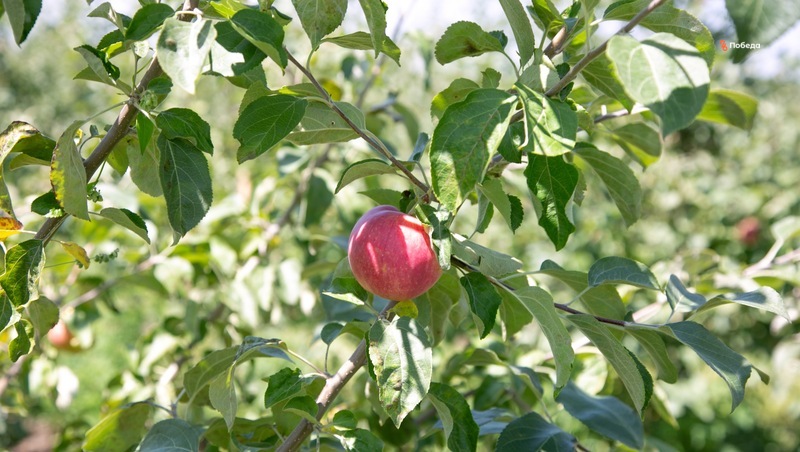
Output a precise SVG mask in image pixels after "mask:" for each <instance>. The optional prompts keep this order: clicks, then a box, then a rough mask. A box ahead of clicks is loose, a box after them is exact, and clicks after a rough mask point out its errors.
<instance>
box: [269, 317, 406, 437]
mask: <svg viewBox="0 0 800 452" xmlns="http://www.w3.org/2000/svg"><path fill="white" fill-rule="evenodd" d="M396 304H397V302H394V301H390V302H389V303H388V304H387V305H386V306H385V307H384V308H383V310H382V311H381V312H380V314H379V316H378V319H377V320H376V322H380V321H382V319H386V320H391V319H392V317H393V316H394V314H393V313H391V312H390V310H391V309H392V308H393V307H394V306H395V305H396ZM366 362H367V342H366V341H364V340H362V341H361V343H359V344H358V348H356V351H354V352H353V354H352V355H350V358H349V359H348V360H347V361H345V363H344V364H342V366H341V367H340V368H339V370H338V371H337V372H336V373H335V374H333V375H332V376H330V377H329V378H328V379H327V380H326V381H325V387H324V388H323V389H322V392H320V394H319V396H318V397H317V415H316V416H315V418H316V420H317V421H319V420H321V419H322V417H323V416H325V413H326V412H327V411H328V409H329V408H330V407H331V405H332V404H333V401H334V400H335V399H336V396H337V395H339V392H340V391H341V390H342V388H344V386H345V385H346V384H347V382H348V381H350V379H351V378H353V376H354V375H355V374H356V372H357V371H358V369H360V368H361V367H362V366H363V365H364V364H365V363H366ZM313 430H314V424H312V423H311V422H309V421H308V420H306V419H303V420H302V421H300V423H299V424H297V426H296V427H295V428H294V430H292V433H290V434H289V436H287V437H286V440H285V441H284V442H283V443H282V444H281V445H280V447H278V449H277V452H290V451H296V450H297V449H299V448H300V446H301V445H302V444H303V443H304V442H305V440H306V439H307V438H308V436H309V435H310V434H311V432H312V431H313Z"/></svg>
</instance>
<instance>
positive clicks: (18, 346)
mask: <svg viewBox="0 0 800 452" xmlns="http://www.w3.org/2000/svg"><path fill="white" fill-rule="evenodd" d="M14 329H15V330H16V331H17V337H15V338H14V339H12V340H11V342H9V343H8V356H9V358H11V361H12V362H17V360H18V359H20V358H22V357H23V356H25V355H27V354H28V353H30V352H31V347H33V342H32V341H31V336H33V328H32V327H31V324H30V323H29V322H28V321H27V320H21V321H18V322H17V323H15V324H14Z"/></svg>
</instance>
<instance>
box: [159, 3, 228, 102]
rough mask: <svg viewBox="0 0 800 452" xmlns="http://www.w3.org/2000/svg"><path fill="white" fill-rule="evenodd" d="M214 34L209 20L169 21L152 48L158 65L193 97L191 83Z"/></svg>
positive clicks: (196, 75) (192, 84)
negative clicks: (154, 49) (154, 50)
mask: <svg viewBox="0 0 800 452" xmlns="http://www.w3.org/2000/svg"><path fill="white" fill-rule="evenodd" d="M216 34H217V30H216V29H215V28H214V26H213V22H212V21H210V20H206V19H200V20H197V21H195V22H183V21H180V20H178V19H175V18H171V19H167V20H165V21H164V28H163V29H162V30H161V34H160V35H159V37H158V44H157V45H156V55H157V56H158V62H159V64H160V65H161V68H162V69H164V72H165V73H166V74H167V75H169V78H170V79H172V81H173V82H174V83H175V84H176V85H178V86H180V87H181V88H183V89H184V90H186V91H187V92H189V93H190V94H194V87H195V82H196V81H197V77H199V76H200V72H202V70H203V64H204V63H205V61H206V58H207V57H208V53H209V52H210V51H211V44H212V43H213V42H214V39H215V38H216Z"/></svg>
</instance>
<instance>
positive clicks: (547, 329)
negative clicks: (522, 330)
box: [512, 287, 575, 392]
mask: <svg viewBox="0 0 800 452" xmlns="http://www.w3.org/2000/svg"><path fill="white" fill-rule="evenodd" d="M512 295H513V296H514V298H516V299H517V300H519V302H520V303H521V304H522V305H523V306H525V309H527V310H528V312H530V313H531V315H533V317H534V318H535V319H536V322H537V323H539V327H540V328H541V330H542V332H543V333H544V335H545V337H546V338H547V342H548V343H549V344H550V350H551V351H552V352H553V357H554V360H555V364H556V392H558V391H559V390H561V388H563V387H564V385H565V384H567V382H568V381H569V377H570V374H571V373H572V363H573V362H574V360H575V353H574V352H573V350H572V339H571V338H570V336H569V332H568V331H567V328H566V327H565V326H564V323H563V322H562V321H561V316H559V315H558V313H556V308H555V304H554V302H553V297H552V296H551V295H550V294H549V293H547V291H545V290H544V289H542V288H540V287H523V288H520V289H517V290H515V291H513V293H512Z"/></svg>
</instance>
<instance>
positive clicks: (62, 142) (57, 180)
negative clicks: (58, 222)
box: [50, 121, 89, 221]
mask: <svg viewBox="0 0 800 452" xmlns="http://www.w3.org/2000/svg"><path fill="white" fill-rule="evenodd" d="M83 123H84V122H83V121H75V122H73V123H72V124H71V125H70V126H69V127H67V130H65V131H64V133H63V134H62V135H61V137H59V138H58V142H57V143H56V147H55V149H54V150H53V160H52V162H51V164H50V183H51V184H52V185H53V191H54V192H55V194H56V199H57V200H58V202H59V204H61V206H62V207H63V208H64V211H65V212H67V213H68V214H71V215H74V216H75V217H77V218H80V219H81V220H86V221H89V208H88V207H87V206H86V169H85V168H84V167H83V159H82V158H81V153H80V151H79V150H78V146H77V145H76V144H75V134H76V133H77V132H78V129H80V127H81V126H82V125H83Z"/></svg>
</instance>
